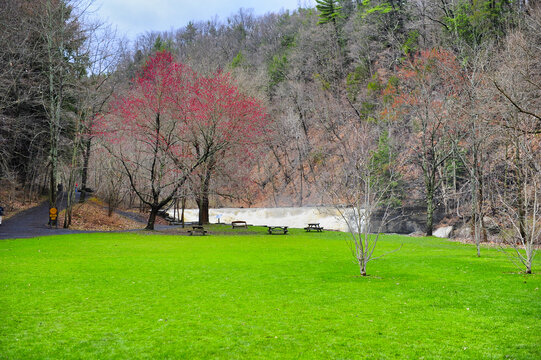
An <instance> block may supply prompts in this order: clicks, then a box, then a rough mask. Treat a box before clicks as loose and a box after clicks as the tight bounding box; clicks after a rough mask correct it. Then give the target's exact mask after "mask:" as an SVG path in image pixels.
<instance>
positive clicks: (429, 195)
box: [426, 184, 434, 236]
mask: <svg viewBox="0 0 541 360" xmlns="http://www.w3.org/2000/svg"><path fill="white" fill-rule="evenodd" d="M433 226H434V184H427V187H426V236H432V228H433Z"/></svg>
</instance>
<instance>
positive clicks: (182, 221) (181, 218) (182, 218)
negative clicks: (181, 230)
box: [180, 197, 186, 227]
mask: <svg viewBox="0 0 541 360" xmlns="http://www.w3.org/2000/svg"><path fill="white" fill-rule="evenodd" d="M184 209H186V198H185V197H183V198H182V210H181V211H182V212H181V213H180V223H181V224H182V227H184Z"/></svg>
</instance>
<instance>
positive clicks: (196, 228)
mask: <svg viewBox="0 0 541 360" xmlns="http://www.w3.org/2000/svg"><path fill="white" fill-rule="evenodd" d="M206 233H207V231H206V230H205V228H203V226H202V225H193V226H192V230H188V234H190V235H205V234H206Z"/></svg>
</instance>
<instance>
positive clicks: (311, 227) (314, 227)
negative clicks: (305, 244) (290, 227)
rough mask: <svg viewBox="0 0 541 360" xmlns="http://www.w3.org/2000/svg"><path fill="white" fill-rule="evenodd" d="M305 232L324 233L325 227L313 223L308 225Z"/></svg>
mask: <svg viewBox="0 0 541 360" xmlns="http://www.w3.org/2000/svg"><path fill="white" fill-rule="evenodd" d="M304 230H306V231H308V232H310V231H312V230H315V231H317V232H322V231H323V226H319V223H312V224H308V226H307V227H305V228H304Z"/></svg>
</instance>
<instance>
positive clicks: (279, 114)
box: [0, 0, 541, 240]
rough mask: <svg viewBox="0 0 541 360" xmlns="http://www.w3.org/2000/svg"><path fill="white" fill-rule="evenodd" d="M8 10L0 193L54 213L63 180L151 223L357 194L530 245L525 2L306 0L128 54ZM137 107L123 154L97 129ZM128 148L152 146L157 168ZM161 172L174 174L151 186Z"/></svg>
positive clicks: (539, 98) (531, 11)
mask: <svg viewBox="0 0 541 360" xmlns="http://www.w3.org/2000/svg"><path fill="white" fill-rule="evenodd" d="M7 5H8V6H6V7H4V8H3V9H2V10H0V20H1V22H0V24H1V25H0V26H1V28H0V45H1V46H2V49H3V51H2V54H1V55H0V61H1V66H0V87H1V91H0V116H1V125H0V142H1V144H2V146H1V148H0V151H1V163H0V171H1V173H0V176H1V180H2V182H3V184H5V185H4V187H6V188H7V187H10V188H13V189H15V188H22V189H24V193H25V194H26V196H35V195H36V194H39V193H41V192H42V190H43V189H44V188H47V189H49V190H48V192H49V194H50V199H51V200H50V201H51V204H53V203H54V199H55V196H56V195H55V192H56V190H57V184H58V183H63V184H65V185H64V186H69V188H72V187H73V184H74V183H78V184H80V185H81V186H82V188H83V190H84V189H85V188H92V189H93V190H95V191H96V192H97V193H98V194H99V195H100V196H102V197H103V198H105V199H108V201H109V202H111V203H113V204H119V203H121V202H123V203H125V204H131V205H135V204H139V203H142V204H143V205H145V204H146V206H147V207H148V208H151V209H155V210H156V212H157V211H158V210H159V209H161V208H163V207H167V206H169V205H170V204H172V203H175V202H177V201H179V202H184V201H186V200H187V201H188V204H190V203H192V204H197V205H199V206H200V208H208V206H209V205H210V206H225V205H236V206H263V205H265V206H280V205H287V206H306V205H320V204H343V205H348V204H351V203H352V201H354V200H352V199H350V197H351V195H352V194H357V193H358V192H357V189H367V188H370V189H371V191H372V192H376V193H377V194H378V199H379V200H378V204H379V205H380V206H387V207H397V208H400V207H403V206H422V207H423V208H426V212H427V229H426V232H427V233H428V234H431V232H432V228H433V227H434V225H435V224H434V223H433V220H432V218H433V214H434V213H435V212H436V211H439V212H440V213H442V214H443V215H445V216H446V219H447V220H446V221H452V222H458V223H462V224H470V225H471V228H472V235H471V236H472V237H475V238H476V239H482V238H483V237H485V236H486V234H487V230H486V229H487V228H489V230H490V231H493V232H494V233H500V234H501V233H504V232H505V231H508V232H509V233H510V232H513V231H515V230H516V231H515V232H516V234H517V235H516V236H518V238H519V239H523V240H524V239H530V240H531V239H538V238H539V224H537V222H539V220H540V212H541V210H540V205H539V202H540V200H541V148H540V146H541V7H540V6H539V4H538V3H537V2H535V1H528V0H518V1H512V0H479V1H470V0H441V1H440V0H438V1H436V0H408V1H406V0H403V1H395V0H388V1H382V0H363V1H352V0H342V1H334V0H318V1H317V6H316V7H314V8H299V9H297V10H296V11H293V12H282V13H269V14H266V15H264V16H255V15H254V14H253V12H252V11H250V10H245V9H240V10H239V11H238V12H237V13H235V14H233V15H231V16H230V17H229V18H228V19H227V20H226V21H225V22H219V21H217V20H209V21H205V22H194V23H189V24H188V25H187V26H186V27H184V28H181V29H177V30H174V31H169V32H165V33H158V32H149V33H147V34H146V35H144V36H141V37H139V38H138V39H137V40H136V41H135V42H134V43H133V44H126V43H122V42H121V41H118V40H117V39H115V38H114V36H113V35H111V33H109V32H108V30H107V28H106V27H104V26H95V24H93V23H90V22H89V21H87V20H86V18H85V17H84V15H82V14H80V11H81V9H80V8H77V6H76V5H75V4H73V3H72V2H69V1H63V0H55V1H53V0H47V1H46V0H40V1H35V2H32V3H29V2H26V1H21V0H8V1H7ZM156 54H158V55H156ZM160 54H161V55H160ZM163 56H166V57H167V56H170V58H167V59H169V60H167V61H165V62H164V60H163ZM160 57H161V58H160ZM160 59H161V60H160ZM160 61H161V62H160ZM158 63H159V64H158ZM171 64H173V65H171ZM152 66H156V67H158V68H157V69H158V70H156V72H152V71H151V70H152ZM178 66H182V67H183V68H182V69H184V70H182V75H180V73H179V75H178V76H177V77H174V80H171V81H173V82H174V84H175V86H176V87H174V88H173V87H168V88H167V89H168V90H167V89H165V86H162V85H163V84H165V80H164V79H166V78H167V77H166V76H165V75H163V74H164V71H165V72H167V73H168V74H171V71H173V70H171V69H173V68H174V69H177V70H175V71H177V72H178V71H180V70H178ZM164 69H165V70H164ZM186 74H189V75H186ZM228 74H229V75H228ZM168 76H169V75H168ZM149 83H157V84H159V86H154V87H149V85H148V84H149ZM180 83H182V84H183V85H182V86H181V87H179V86H180V85H179V84H180ZM145 84H147V85H145ZM145 86H147V87H145ZM168 86H169V85H168ZM171 86H172V85H171ZM149 89H152V90H149ZM157 89H158V90H157ZM164 89H165V90H164ZM151 91H153V92H155V93H156V94H158V92H159V94H161V95H163V96H164V98H160V96H161V95H160V96H157V95H156V96H154V95H152V96H150V95H149V92H151ZM168 91H169V92H168ZM180 92H182V94H184V95H183V96H178V94H179V93H180ZM164 94H165V95H164ZM173 94H177V95H173ZM205 94H206V95H205ZM210 94H213V96H210ZM232 97H233V98H234V99H235V101H230V100H231V98H232ZM151 98H152V99H151ZM156 98H160V99H162V100H163V99H166V100H163V101H164V102H163V103H162V102H161V101H162V100H159V101H155V100H156ZM149 99H150V100H149ZM202 99H203V100H202ZM127 100H130V101H139V103H140V102H141V101H147V104H149V105H148V107H146V108H145V109H152V111H148V112H146V111H143V110H141V111H139V112H138V113H137V115H134V112H133V111H132V110H130V111H129V115H127V114H128V112H125V111H124V112H122V111H120V110H119V109H123V107H122V106H120V105H119V104H120V103H122V101H127ZM188 103H189V106H188V105H187V104H188ZM124 104H126V102H124ZM211 105H212V106H211ZM123 106H124V105H123ZM126 106H127V105H126ZM130 109H131V108H130ZM165 114H167V119H169V120H167V122H166V120H164V119H165V118H166V116H165ZM224 114H226V115H224ZM142 116H147V117H148V118H150V119H151V120H152V124H150V125H149V124H146V125H144V126H148V128H147V129H149V130H148V132H150V133H153V134H155V135H156V136H155V137H152V138H146V139H142V137H141V136H139V135H136V134H137V132H136V131H133V132H132V133H131V135H127V136H128V137H129V136H131V139H132V140H133V142H131V144H132V145H134V146H133V148H132V150H131V151H130V150H128V148H127V147H126V146H120V145H118V144H119V143H122V141H127V140H126V137H125V138H124V140H119V139H116V142H115V141H113V142H111V141H110V140H111V139H110V138H109V139H106V138H107V137H106V136H104V134H105V133H107V132H108V133H109V134H111V133H113V132H114V133H115V134H116V132H115V131H118V129H119V127H118V126H119V125H116V126H117V127H114V128H112V127H110V126H112V125H111V124H112V121H113V120H112V119H117V120H118V119H120V120H122V121H128V119H131V120H133V119H135V118H137V119H140V118H141V117H142ZM224 118H227V119H228V121H226V122H223V121H222V120H223V119H224ZM133 121H134V120H133ZM107 124H109V125H107ZM122 124H125V122H123V123H122ZM133 124H135V123H133ZM164 124H168V125H167V126H170V127H169V129H170V131H169V132H167V134H168V135H162V133H161V131H164V128H165V125H164ZM194 124H196V125H194ZM106 125H107V126H109V127H107V126H106ZM104 126H105V127H104ZM130 126H131V125H130ZM142 126H143V125H140V124H139V125H137V126H136V128H137V129H139V130H140V129H141V127H142ZM177 127H178V128H177ZM123 131H127V128H123ZM172 134H175V137H172ZM188 135H189V136H188ZM168 136H169V137H168ZM164 139H168V141H165V140H164ZM136 141H143V142H144V143H149V144H155V149H156V151H155V152H154V153H152V156H154V157H153V158H152V159H154V161H151V160H149V159H151V155H150V154H151V152H145V151H142V150H141V149H142V145H141V146H139V145H135V144H136ZM162 142H163V143H166V146H165V148H162V147H160V150H159V151H158V150H157V149H158V145H157V144H158V143H160V144H161V143H162ZM112 143H114V144H115V145H114V146H113V145H111V144H112ZM160 146H162V145H160ZM177 146H178V147H179V148H176V147H177ZM172 149H174V150H175V151H176V152H175V151H172ZM136 150H141V151H140V152H137V151H136ZM126 151H128V152H129V153H130V154H131V156H133V158H132V159H131V160H127V159H128V157H129V156H128V155H129V154H127V153H126ZM158 153H159V154H158ZM160 156H161V157H160ZM173 158H174V159H173ZM175 159H176V160H175ZM178 159H182V161H179V160H178ZM156 163H160V164H161V165H162V167H161V168H160V169H161V170H163V169H166V168H167V169H168V167H170V168H171V169H175V170H170V171H169V172H167V171H164V172H163V173H162V177H161V178H160V179H159V181H158V180H157V178H156V176H157V175H156V171H154V169H157V168H155V165H156ZM149 164H150V165H149ZM143 169H149V171H148V173H147V175H143ZM172 174H174V175H172ZM160 181H161V182H160ZM160 189H161V190H163V191H161V190H160ZM361 193H362V194H364V195H366V191H364V192H363V191H361ZM83 194H84V193H83ZM364 195H363V196H364ZM83 199H84V196H83ZM3 201H7V199H3ZM203 220H204V221H205V220H206V221H208V218H207V219H203ZM485 222H489V224H486V223H485ZM536 224H537V225H536ZM504 229H508V230H504Z"/></svg>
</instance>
